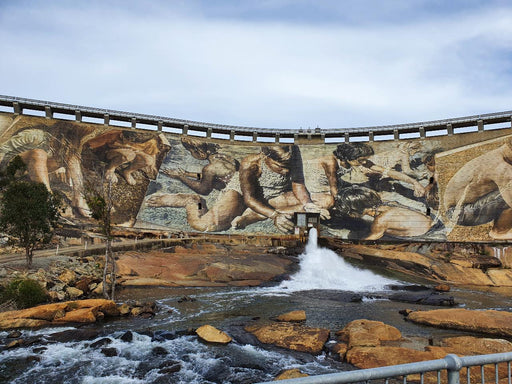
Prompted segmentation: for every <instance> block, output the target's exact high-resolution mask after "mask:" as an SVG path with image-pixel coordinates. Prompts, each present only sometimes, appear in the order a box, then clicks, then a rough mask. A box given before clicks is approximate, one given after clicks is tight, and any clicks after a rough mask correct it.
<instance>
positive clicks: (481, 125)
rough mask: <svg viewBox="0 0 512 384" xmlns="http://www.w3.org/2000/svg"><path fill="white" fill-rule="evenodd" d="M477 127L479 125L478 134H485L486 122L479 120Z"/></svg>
mask: <svg viewBox="0 0 512 384" xmlns="http://www.w3.org/2000/svg"><path fill="white" fill-rule="evenodd" d="M477 125H478V132H483V131H484V121H483V120H478V121H477Z"/></svg>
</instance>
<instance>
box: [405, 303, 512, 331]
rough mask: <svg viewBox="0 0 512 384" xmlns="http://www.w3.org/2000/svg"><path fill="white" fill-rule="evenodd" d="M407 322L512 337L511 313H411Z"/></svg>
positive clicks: (467, 311)
mask: <svg viewBox="0 0 512 384" xmlns="http://www.w3.org/2000/svg"><path fill="white" fill-rule="evenodd" d="M407 319H408V320H410V321H412V322H415V323H418V324H426V325H431V326H434V327H440V328H449V329H460V330H465V331H471V332H478V333H483V334H488V335H494V336H501V337H512V313H511V312H505V311H495V310H487V311H474V310H469V309H462V308H453V309H436V310H432V311H417V312H412V313H411V314H409V316H408V317H407Z"/></svg>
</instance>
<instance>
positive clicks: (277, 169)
mask: <svg viewBox="0 0 512 384" xmlns="http://www.w3.org/2000/svg"><path fill="white" fill-rule="evenodd" d="M0 105H2V106H3V107H2V111H3V112H1V113H0V159H1V160H0V168H2V169H3V168H5V166H6V165H7V164H8V163H9V161H10V160H11V159H12V158H14V157H15V156H16V155H20V156H21V157H22V159H23V160H24V161H25V163H26V164H27V166H28V171H27V177H28V178H30V179H31V180H34V181H40V182H43V183H45V184H46V185H47V187H48V188H49V189H51V190H59V191H61V192H62V193H63V194H64V195H65V199H66V206H67V209H66V212H65V216H67V217H68V218H69V219H70V220H72V221H74V222H76V223H80V222H81V221H83V222H87V220H88V207H87V204H86V203H85V201H84V198H83V196H82V193H83V189H84V186H85V184H86V183H101V182H102V180H103V181H107V180H110V181H112V185H113V194H114V197H115V222H116V224H117V225H120V226H126V227H135V228H155V229H166V230H168V231H170V232H180V231H184V232H206V233H225V234H247V235H249V234H277V233H294V232H296V231H297V230H298V227H308V226H310V225H316V224H315V223H316V221H317V220H319V223H320V228H319V229H320V233H321V235H323V236H332V237H339V238H343V239H354V240H375V241H378V240H386V241H389V240H399V241H400V240H402V241H455V242H493V241H502V240H505V241H506V240H510V239H511V238H512V229H511V228H512V210H511V207H512V192H511V188H510V186H511V183H512V181H511V180H512V166H511V165H510V161H511V160H512V141H511V140H512V129H511V126H510V124H511V123H510V122H511V113H510V112H503V113H496V114H487V115H480V116H472V117H467V118H456V119H448V120H440V121H437V122H426V123H418V124H404V125H397V126H386V127H373V128H353V129H347V130H340V129H338V130H326V129H319V128H317V129H314V130H309V131H308V130H306V131H304V130H297V131H293V130H292V131H278V130H271V129H263V128H261V129H258V128H248V127H235V126H222V125H216V124H208V123H197V122H190V121H184V120H178V119H170V118H163V117H158V116H146V115H137V114H129V113H125V112H117V111H110V110H99V109H93V108H86V107H79V106H71V105H66V104H57V103H49V102H41V101H35V100H28V99H20V98H12V97H7V96H3V97H0ZM70 118H71V119H70ZM142 128H148V129H142ZM494 128H499V129H494ZM251 130H252V131H251ZM439 134H440V135H439ZM240 135H241V136H244V137H246V138H247V137H248V138H249V139H248V140H246V139H240V137H239V136H240ZM265 137H266V138H267V139H268V140H267V141H268V142H262V141H261V138H265ZM383 139H388V140H383ZM361 140H362V141H361ZM302 213H303V215H302ZM301 220H302V221H303V222H300V221H301Z"/></svg>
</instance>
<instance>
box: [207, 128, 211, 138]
mask: <svg viewBox="0 0 512 384" xmlns="http://www.w3.org/2000/svg"><path fill="white" fill-rule="evenodd" d="M206 137H208V138H209V137H212V129H211V128H208V130H207V131H206Z"/></svg>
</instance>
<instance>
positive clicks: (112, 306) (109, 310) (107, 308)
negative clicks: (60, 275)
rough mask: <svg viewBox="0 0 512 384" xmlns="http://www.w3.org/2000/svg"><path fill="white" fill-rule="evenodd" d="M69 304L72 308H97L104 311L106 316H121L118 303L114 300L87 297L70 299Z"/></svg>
mask: <svg viewBox="0 0 512 384" xmlns="http://www.w3.org/2000/svg"><path fill="white" fill-rule="evenodd" d="M67 304H68V306H69V307H70V308H76V309H80V308H97V309H98V310H99V311H101V312H103V313H104V314H105V316H119V310H118V309H117V305H116V303H114V302H113V301H112V300H106V299H87V300H77V301H68V302H67Z"/></svg>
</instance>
